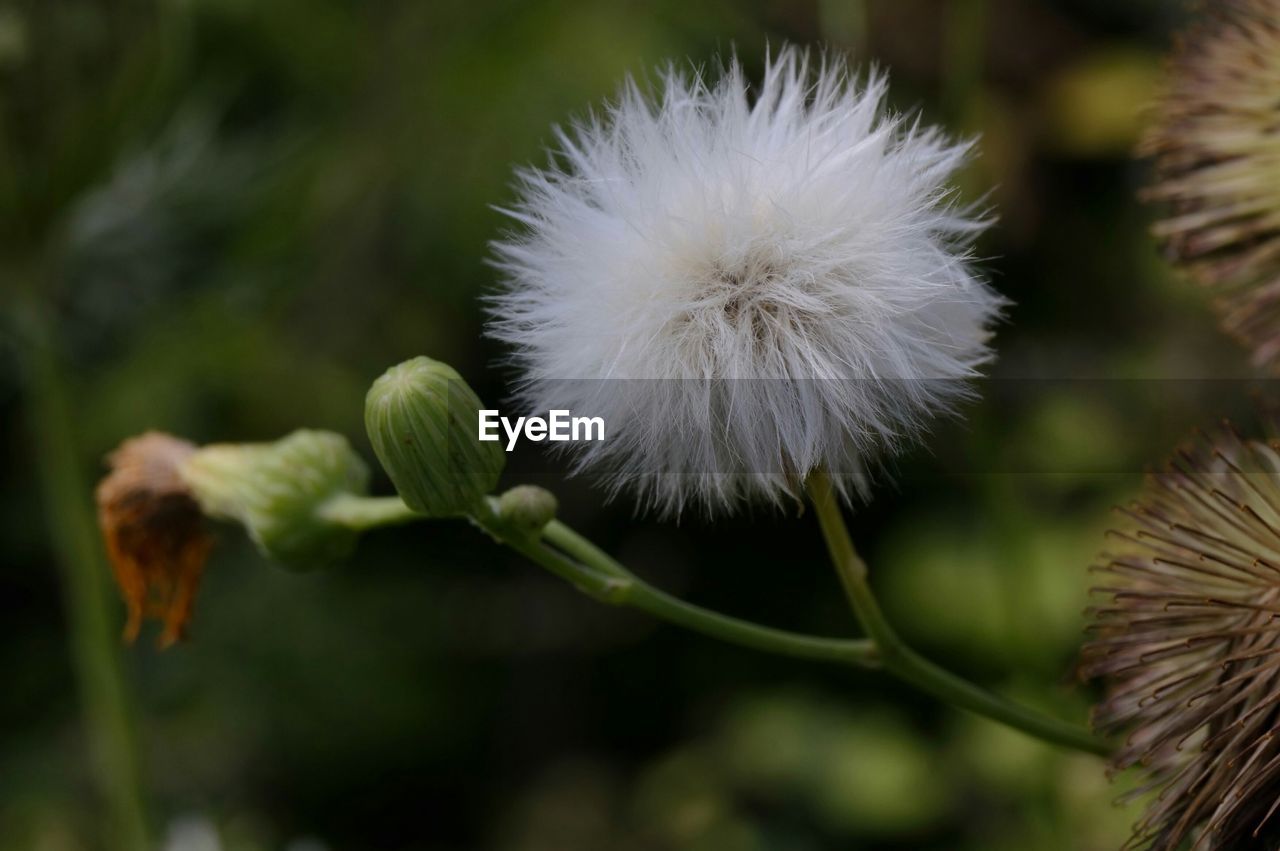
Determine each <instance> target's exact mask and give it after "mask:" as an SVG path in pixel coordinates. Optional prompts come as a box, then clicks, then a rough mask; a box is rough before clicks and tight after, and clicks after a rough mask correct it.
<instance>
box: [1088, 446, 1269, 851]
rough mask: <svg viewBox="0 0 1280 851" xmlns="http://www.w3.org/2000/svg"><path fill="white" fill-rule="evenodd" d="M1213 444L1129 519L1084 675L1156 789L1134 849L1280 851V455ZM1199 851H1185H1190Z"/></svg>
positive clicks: (1101, 716) (1120, 761)
mask: <svg viewBox="0 0 1280 851" xmlns="http://www.w3.org/2000/svg"><path fill="white" fill-rule="evenodd" d="M1278 446H1280V445H1278V444H1276V443H1275V442H1270V443H1268V442H1264V441H1258V440H1245V439H1243V438H1241V437H1240V436H1238V435H1237V434H1236V433H1235V432H1234V431H1233V430H1232V429H1231V428H1230V427H1225V428H1224V429H1223V430H1222V431H1221V433H1218V434H1215V435H1213V436H1204V435H1201V436H1200V437H1199V438H1197V441H1196V443H1195V444H1194V445H1192V446H1190V447H1188V448H1186V449H1184V450H1183V451H1181V452H1180V453H1179V454H1178V455H1177V456H1176V457H1175V458H1174V459H1173V460H1172V461H1171V462H1170V464H1169V465H1168V468H1167V469H1166V470H1165V471H1164V472H1162V473H1158V474H1153V475H1152V476H1151V477H1150V479H1149V482H1148V485H1147V487H1146V490H1145V492H1144V494H1143V496H1142V497H1141V499H1139V500H1138V501H1137V502H1135V503H1134V504H1132V505H1131V506H1129V507H1128V508H1125V509H1121V510H1120V513H1121V514H1122V515H1123V516H1124V517H1125V523H1124V524H1123V528H1122V529H1120V530H1117V531H1114V532H1113V533H1112V537H1113V539H1114V541H1115V544H1116V547H1115V551H1114V553H1111V554H1104V556H1103V561H1102V563H1101V564H1100V565H1099V566H1098V567H1097V568H1095V569H1096V570H1098V571H1100V572H1101V573H1102V574H1104V575H1105V576H1106V577H1107V579H1106V581H1105V583H1104V584H1103V587H1101V588H1096V589H1094V592H1095V593H1096V594H1099V595H1101V597H1102V599H1103V602H1101V603H1100V604H1099V605H1098V606H1096V607H1095V608H1093V609H1091V613H1092V617H1093V623H1092V625H1091V630H1093V632H1094V635H1093V637H1092V640H1091V642H1090V643H1089V644H1088V645H1087V646H1086V648H1085V650H1084V654H1083V659H1082V666H1081V667H1082V672H1083V673H1084V674H1085V675H1086V676H1090V677H1100V678H1103V679H1104V680H1105V682H1106V685H1107V692H1106V696H1105V698H1104V700H1103V701H1102V703H1101V704H1100V705H1099V706H1098V707H1097V708H1096V710H1095V713H1094V721H1095V725H1096V726H1097V727H1098V729H1099V730H1100V731H1102V732H1105V733H1108V734H1121V735H1126V736H1127V739H1125V740H1124V742H1123V745H1122V747H1121V749H1120V751H1119V752H1118V754H1117V756H1116V757H1115V758H1114V760H1113V766H1114V768H1115V769H1117V770H1119V769H1126V768H1130V767H1134V766H1137V767H1139V768H1140V769H1141V771H1143V772H1144V773H1145V777H1146V783H1145V785H1144V786H1143V787H1142V788H1141V789H1139V790H1138V792H1137V793H1135V795H1138V794H1146V793H1149V792H1152V791H1158V795H1157V796H1155V797H1154V799H1153V800H1152V802H1151V803H1150V805H1149V807H1148V809H1147V811H1146V813H1145V815H1144V817H1143V818H1142V820H1141V821H1140V822H1139V823H1138V824H1137V825H1136V826H1135V829H1134V834H1133V836H1132V838H1131V839H1130V841H1129V842H1128V843H1127V845H1126V848H1133V849H1138V848H1140V849H1152V851H1175V849H1182V848H1195V849H1197V851H1202V850H1203V849H1220V851H1237V849H1263V848H1271V849H1273V848H1276V847H1280V846H1278V845H1277V842H1280V819H1278V818H1277V817H1276V810H1277V808H1280V451H1278ZM1184 843H1185V844H1184Z"/></svg>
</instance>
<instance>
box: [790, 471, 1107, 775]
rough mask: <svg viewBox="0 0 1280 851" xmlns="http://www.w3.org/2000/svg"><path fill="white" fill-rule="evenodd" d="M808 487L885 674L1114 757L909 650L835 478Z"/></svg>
mask: <svg viewBox="0 0 1280 851" xmlns="http://www.w3.org/2000/svg"><path fill="white" fill-rule="evenodd" d="M806 487H807V488H808V491H809V498H810V499H811V500H812V502H813V505H814V509H815V513H816V514H817V515H818V523H819V525H820V526H821V527H822V536H823V538H824V539H825V540H826V544H827V550H828V552H830V554H831V560H832V562H833V564H834V565H835V568H836V573H837V574H838V575H839V577H840V582H841V584H842V585H843V586H844V589H845V594H846V595H847V596H848V598H849V602H850V604H851V605H852V606H853V610H854V612H855V614H856V615H857V616H858V620H859V621H860V622H861V623H862V626H863V628H864V629H865V630H866V631H867V634H868V635H869V636H870V637H871V640H872V641H873V642H874V643H875V646H876V648H877V649H878V650H879V651H880V664H881V666H882V667H883V668H884V669H885V670H886V671H888V672H889V673H891V674H894V675H895V676H897V677H899V678H900V679H902V680H905V681H906V682H909V683H911V684H912V685H914V686H916V687H917V688H919V689H921V690H922V691H925V692H928V693H929V694H932V695H933V696H934V697H937V698H939V699H941V700H943V701H945V702H947V703H950V704H952V705H954V706H958V707H961V708H963V709H967V710H969V711H970V712H974V713H976V714H978V715H982V716H985V717H987V718H990V719H991V720H993V721H998V722H1000V723H1001V724H1004V725H1006V726H1008V727H1013V728H1014V729H1017V730H1021V731H1022V732H1024V733H1027V734H1029V735H1032V736H1035V737H1036V738H1038V739H1043V740H1044V741H1046V742H1050V743H1052V744H1056V745H1059V746H1062V747H1065V748H1072V749H1074V750H1079V751H1085V752H1086V753H1092V754H1097V755H1099V756H1107V755H1109V754H1110V753H1111V748H1110V746H1109V745H1108V744H1107V743H1106V742H1104V741H1102V740H1101V739H1098V738H1096V737H1095V736H1093V735H1091V734H1090V733H1089V732H1088V731H1086V730H1084V729H1083V728H1081V727H1077V726H1075V725H1073V724H1069V723H1067V722H1065V721H1061V720H1059V719H1057V718H1053V717H1051V716H1048V715H1044V714H1041V713H1039V712H1037V711H1035V710H1032V709H1029V708H1027V707H1024V706H1021V705H1019V704H1016V703H1013V702H1012V701H1009V700H1007V699H1006V698H1003V697H1001V696H1000V695H997V694H995V693H994V692H991V691H988V690H986V689H984V688H981V687H980V686H977V685H975V684H973V683H971V682H969V681H968V680H965V679H963V678H961V677H959V676H957V675H955V674H953V673H951V672H950V671H947V670H945V669H944V668H941V667H939V666H938V665H935V664H934V663H933V662H930V661H929V660H928V659H925V658H924V657H923V656H921V655H920V654H919V653H917V652H916V651H915V650H913V649H912V648H911V647H909V646H907V644H906V643H905V642H904V641H903V640H902V639H901V638H900V637H899V636H898V634H897V632H896V631H895V630H894V629H893V627H892V626H890V624H889V622H888V620H887V619H886V618H885V616H884V613H883V612H882V611H881V609H880V604H879V603H878V602H877V600H876V598H875V595H874V594H873V593H872V591H871V586H870V584H869V583H868V581H867V567H866V564H865V563H864V562H863V561H862V558H861V557H860V556H859V555H858V552H857V550H856V549H855V548H854V546H853V539H852V538H851V537H850V535H849V530H848V527H847V526H845V522H844V517H843V515H842V514H841V511H840V504H839V500H838V499H837V498H836V494H835V490H834V489H833V487H832V485H831V480H830V479H829V478H827V476H826V474H825V473H822V472H821V471H819V472H816V473H814V474H812V475H811V476H810V477H809V480H808V482H807V483H806Z"/></svg>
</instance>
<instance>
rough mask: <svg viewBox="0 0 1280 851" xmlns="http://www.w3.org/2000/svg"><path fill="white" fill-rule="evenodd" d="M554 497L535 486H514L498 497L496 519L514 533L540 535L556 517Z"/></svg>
mask: <svg viewBox="0 0 1280 851" xmlns="http://www.w3.org/2000/svg"><path fill="white" fill-rule="evenodd" d="M557 507H558V506H557V503H556V498H555V495H554V494H552V493H551V492H550V491H548V490H546V489H545V488H540V487H537V486H536V485H516V486H515V487H513V488H511V490H509V491H507V492H506V493H504V494H503V495H502V496H500V497H498V517H499V519H500V520H502V522H503V524H504V525H505V526H506V527H507V528H509V529H511V530H513V531H516V532H519V533H522V534H528V535H535V536H536V535H540V534H541V533H542V530H543V528H545V527H546V525H547V524H548V523H550V522H551V521H552V520H553V519H555V516H556V508H557Z"/></svg>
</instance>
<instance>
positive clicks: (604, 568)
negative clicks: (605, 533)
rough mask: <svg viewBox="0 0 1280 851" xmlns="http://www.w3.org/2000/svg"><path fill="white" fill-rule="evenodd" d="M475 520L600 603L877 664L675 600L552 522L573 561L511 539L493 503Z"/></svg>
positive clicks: (784, 647) (822, 657)
mask: <svg viewBox="0 0 1280 851" xmlns="http://www.w3.org/2000/svg"><path fill="white" fill-rule="evenodd" d="M473 521H474V522H475V523H476V524H477V525H478V526H480V527H481V528H483V529H484V530H485V531H486V532H488V533H489V534H490V535H492V536H493V537H494V538H496V539H498V540H499V541H501V542H502V543H504V544H506V545H507V546H510V547H511V548H512V549H515V550H516V551H518V552H520V553H521V554H523V555H524V556H525V557H527V558H528V559H530V560H531V561H533V562H534V563H536V564H538V565H540V566H542V567H544V568H546V569H547V570H548V571H550V572H551V573H553V574H555V575H556V576H559V577H560V578H562V579H565V580H567V581H568V582H570V583H572V584H573V585H574V586H575V587H577V588H578V589H579V590H581V591H583V592H584V593H586V594H589V595H590V596H592V597H594V598H596V599H597V600H600V601H601V602H605V603H609V604H610V605H615V606H629V607H631V608H635V609H639V610H640V611H643V612H646V613H648V614H650V615H653V616H654V617H657V618H660V619H662V620H665V621H668V622H670V623H673V624H676V625H677V626H682V627H684V628H686V629H689V630H692V631H694V632H700V633H702V634H704V635H708V636H711V637H712V638H717V639H720V640H721V641H726V642H729V643H730V644H738V645H741V646H743V647H749V648H751V649H753V650H762V651H765V652H768V653H776V654H778V655H782V656H790V657H794V658H800V659H810V660H814V661H822V662H839V663H843V664H847V665H854V666H857V667H863V668H871V667H876V665H877V659H876V653H875V648H874V647H873V646H872V645H871V642H869V641H865V640H858V639H831V638H819V637H816V636H810V635H803V634H800V633H794V632H788V631H786V630H781V629H774V628H773V627H767V626H762V625H760V624H756V623H752V622H750V621H745V620H739V619H738V618H733V617H729V616H727V615H722V614H720V613H719V612H713V611H711V610H710V609H704V608H702V607H701V606H695V605H693V604H691V603H687V602H685V601H684V600H681V599H679V598H677V597H673V596H671V595H670V594H667V593H666V592H664V591H660V590H658V589H657V588H654V587H653V586H652V585H649V584H648V583H647V582H645V581H643V580H642V579H640V578H639V577H637V576H635V575H634V574H632V573H631V572H630V571H628V570H627V569H626V568H624V567H622V565H620V564H619V563H618V562H617V561H615V560H614V559H612V558H610V557H609V556H607V555H606V554H605V553H604V552H603V551H601V550H600V549H599V548H597V547H596V546H595V545H594V544H592V543H591V542H589V541H587V540H586V539H585V538H583V537H582V536H580V535H578V534H577V533H576V532H574V531H573V530H572V529H570V528H569V527H568V526H565V525H564V524H562V523H559V522H558V521H552V522H551V523H550V524H548V526H547V528H546V530H544V533H543V534H544V538H545V541H546V542H549V543H552V544H555V545H556V546H557V547H559V548H561V549H563V550H564V551H565V553H568V554H569V555H572V556H573V558H572V559H571V558H568V557H566V555H565V554H564V553H561V552H558V551H557V550H555V549H552V548H551V547H549V546H547V545H546V543H544V541H543V540H539V539H538V538H535V537H530V536H526V537H521V536H519V535H509V534H508V532H507V530H506V529H505V528H504V527H503V525H502V523H501V521H500V520H499V518H498V516H497V514H496V513H495V512H494V510H493V507H492V505H491V504H489V503H484V504H482V505H481V506H479V507H477V510H476V513H475V515H474V516H473Z"/></svg>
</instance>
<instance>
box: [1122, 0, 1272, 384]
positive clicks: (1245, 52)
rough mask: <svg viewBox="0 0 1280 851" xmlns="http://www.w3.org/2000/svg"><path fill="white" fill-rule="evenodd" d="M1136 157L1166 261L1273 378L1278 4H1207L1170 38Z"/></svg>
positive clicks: (1218, 0) (1261, 0)
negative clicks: (1145, 174) (1145, 170)
mask: <svg viewBox="0 0 1280 851" xmlns="http://www.w3.org/2000/svg"><path fill="white" fill-rule="evenodd" d="M1154 119H1155V120H1154V121H1153V123H1152V125H1151V127H1150V129H1149V130H1148V132H1147V133H1146V135H1145V137H1144V139H1143V141H1142V145H1141V148H1140V152H1141V153H1142V154H1143V155H1145V156H1149V157H1152V158H1153V161H1154V166H1155V180H1154V183H1153V185H1152V186H1151V187H1150V188H1149V189H1148V190H1147V191H1146V192H1145V193H1144V196H1143V197H1144V198H1145V199H1146V200H1151V201H1155V202H1159V203H1161V204H1163V205H1165V207H1166V209H1168V211H1169V214H1168V216H1167V217H1166V218H1164V219H1163V220H1162V221H1160V222H1159V223H1158V224H1157V225H1156V226H1155V234H1156V236H1157V238H1158V239H1159V240H1160V241H1161V243H1162V245H1163V246H1164V249H1165V252H1166V254H1167V255H1168V256H1169V258H1170V259H1171V260H1172V261H1173V262H1174V263H1175V264H1177V265H1178V266H1179V268H1181V269H1182V270H1184V271H1185V272H1186V273H1187V274H1189V276H1190V277H1191V278H1192V279H1193V280H1195V281H1197V282H1199V283H1201V284H1203V285H1205V286H1206V287H1208V288H1210V289H1211V290H1212V291H1213V292H1214V293H1215V294H1216V295H1217V296H1218V299H1217V302H1218V308H1219V312H1220V314H1221V317H1222V323H1223V326H1224V327H1225V329H1226V330H1227V331H1228V332H1229V333H1231V334H1232V335H1234V336H1236V337H1237V338H1239V339H1240V340H1241V341H1242V342H1244V343H1245V345H1246V346H1248V347H1249V349H1250V351H1251V352H1252V353H1253V359H1254V361H1255V363H1256V364H1258V365H1260V366H1264V367H1266V368H1268V369H1270V370H1272V371H1280V0H1212V2H1205V3H1203V4H1201V8H1200V14H1199V16H1198V20H1197V22H1196V23H1195V24H1193V25H1192V27H1191V29H1189V30H1188V31H1187V32H1186V33H1184V34H1183V35H1182V37H1181V39H1180V40H1179V43H1178V45H1177V47H1176V49H1175V51H1174V54H1173V57H1172V59H1171V60H1170V63H1169V72H1168V82H1167V85H1166V87H1165V90H1164V92H1163V94H1162V95H1161V97H1160V98H1159V100H1158V102H1157V104H1156V105H1155V109H1154Z"/></svg>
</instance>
